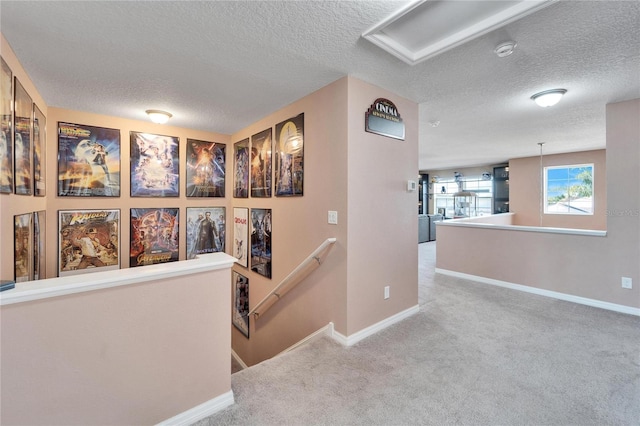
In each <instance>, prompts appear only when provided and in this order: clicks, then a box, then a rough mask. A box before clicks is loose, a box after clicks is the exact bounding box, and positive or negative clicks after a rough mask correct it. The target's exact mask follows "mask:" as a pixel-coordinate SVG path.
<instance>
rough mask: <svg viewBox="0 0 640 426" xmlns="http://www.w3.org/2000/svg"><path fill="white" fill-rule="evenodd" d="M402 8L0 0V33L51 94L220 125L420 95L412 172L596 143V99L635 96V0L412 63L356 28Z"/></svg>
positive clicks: (639, 51) (599, 105)
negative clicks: (348, 88) (323, 98)
mask: <svg viewBox="0 0 640 426" xmlns="http://www.w3.org/2000/svg"><path fill="white" fill-rule="evenodd" d="M406 4H407V2H406V1H264V2H260V1H251V2H246V1H229V2H227V1H208V2H195V1H153V2H151V1H149V2H147V1H125V2H113V1H109V2H102V1H83V2H61V1H56V2H26V1H18V2H15V1H5V0H2V2H0V29H1V31H2V33H3V34H4V36H5V38H6V39H7V41H8V42H9V44H10V45H11V47H12V48H13V50H14V51H15V53H16V55H17V56H18V58H19V59H20V61H21V62H22V64H23V66H24V67H25V69H26V71H27V72H28V73H29V75H30V76H31V78H32V80H33V82H34V84H35V85H36V87H38V89H39V91H40V93H41V94H42V96H43V98H44V100H45V102H46V103H47V105H49V106H54V107H60V108H68V109H74V110H82V111H89V112H95V113H100V114H107V115H113V116H119V117H126V118H133V119H140V120H143V119H146V117H145V116H144V110H146V109H149V108H153V109H164V110H168V111H170V112H172V113H173V114H174V117H173V118H172V121H171V124H172V125H175V126H180V127H186V128H193V129H202V130H208V131H213V132H219V133H226V134H231V133H234V132H236V131H238V130H240V129H242V128H243V127H245V126H247V125H249V124H251V123H252V122H255V121H257V120H259V119H260V118H262V117H264V116H266V115H268V114H270V113H271V112H273V111H275V110H277V109H279V108H281V107H283V106H286V105H288V104H290V103H291V102H294V101H295V100H297V99H299V98H301V97H303V96H305V95H307V94H309V93H311V92H313V91H315V90H317V89H319V88H321V87H323V86H325V85H327V84H328V83H331V82H333V81H335V80H337V79H339V78H341V77H342V76H345V75H352V76H354V77H357V78H359V79H362V80H364V81H367V82H370V83H372V84H375V85H378V86H380V87H382V88H385V89H388V90H390V91H392V92H395V93H397V94H399V95H401V96H404V97H406V98H408V99H411V100H413V101H415V102H417V103H419V104H420V120H421V124H420V159H419V166H420V169H421V170H427V169H442V168H450V167H464V166H476V165H487V164H492V163H499V162H502V161H505V160H507V159H509V158H517V157H525V156H532V155H537V154H538V152H539V147H538V145H537V144H538V142H545V152H547V153H558V152H571V151H580V150H590V149H599V148H604V147H605V127H604V124H605V122H604V120H605V105H606V104H607V103H609V102H616V101H621V100H627V99H633V98H638V97H640V2H638V1H560V2H557V3H556V4H553V5H551V6H549V7H546V8H544V9H542V10H540V11H538V12H535V13H533V14H532V15H529V16H527V17H525V18H523V19H521V20H518V21H516V22H513V23H511V24H509V25H507V26H505V27H503V28H500V29H498V30H495V31H493V32H491V33H488V34H486V35H484V36H482V37H480V38H477V39H475V40H472V41H470V42H467V43H465V44H464V45H461V46H458V47H456V48H454V49H451V50H449V51H447V52H445V53H443V54H441V55H438V56H436V57H434V58H431V59H429V60H427V61H425V62H423V63H420V64H418V65H415V66H410V65H407V64H405V63H404V62H402V61H401V60H399V59H397V58H395V57H393V56H392V55H390V54H388V53H386V52H384V51H382V50H381V49H380V48H378V47H377V46H375V45H373V44H371V43H370V42H368V41H366V40H364V39H362V38H361V37H360V35H361V34H362V32H363V31H365V30H367V29H368V28H370V27H372V26H373V25H375V24H376V23H378V22H379V21H381V20H383V19H384V18H386V17H387V16H389V15H390V14H392V13H393V12H395V11H396V10H398V9H400V8H402V7H403V6H404V5H406ZM451 19H455V17H452V18H451ZM506 40H515V41H516V42H517V43H518V46H517V48H516V50H515V52H514V53H513V54H511V55H510V56H508V57H506V58H498V57H497V56H496V55H495V54H494V53H493V50H494V48H495V47H496V46H497V45H498V44H499V43H501V42H503V41H506ZM558 87H562V88H565V89H567V90H568V93H567V95H566V96H565V97H564V99H563V100H562V101H561V102H560V104H558V105H557V106H555V107H553V108H547V109H542V108H540V107H538V106H536V105H535V104H534V103H533V102H532V101H531V100H530V99H529V98H530V96H531V95H532V94H534V93H536V92H539V91H542V90H546V89H550V88H558ZM372 101H373V99H372ZM364 108H365V106H363V117H364ZM435 121H439V122H440V125H439V126H438V127H432V126H430V125H429V123H431V122H435Z"/></svg>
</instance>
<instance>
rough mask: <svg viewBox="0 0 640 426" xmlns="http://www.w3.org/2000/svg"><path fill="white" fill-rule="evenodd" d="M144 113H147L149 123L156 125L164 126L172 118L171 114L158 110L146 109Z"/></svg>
mask: <svg viewBox="0 0 640 426" xmlns="http://www.w3.org/2000/svg"><path fill="white" fill-rule="evenodd" d="M145 112H146V113H147V115H148V116H149V118H150V119H151V121H153V122H154V123H158V124H164V123H166V122H167V121H169V119H170V118H171V117H173V115H171V113H168V112H166V111H160V110H159V109H148V110H146V111H145Z"/></svg>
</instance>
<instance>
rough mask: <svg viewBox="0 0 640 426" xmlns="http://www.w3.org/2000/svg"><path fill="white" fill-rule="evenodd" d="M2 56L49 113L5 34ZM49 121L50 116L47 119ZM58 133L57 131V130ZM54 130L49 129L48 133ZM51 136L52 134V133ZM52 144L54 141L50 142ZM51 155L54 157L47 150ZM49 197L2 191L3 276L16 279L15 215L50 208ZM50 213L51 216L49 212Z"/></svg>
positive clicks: (0, 275)
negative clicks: (14, 258)
mask: <svg viewBox="0 0 640 426" xmlns="http://www.w3.org/2000/svg"><path fill="white" fill-rule="evenodd" d="M0 52H1V53H2V58H3V59H4V60H5V62H6V63H7V65H9V68H11V71H13V75H14V76H16V77H18V80H20V83H21V84H22V85H23V86H24V88H25V90H26V91H27V93H28V94H29V96H31V99H33V102H34V103H35V104H36V105H37V106H38V108H39V109H40V111H42V113H43V114H45V116H46V115H47V105H46V104H45V103H44V101H43V99H42V97H41V96H40V93H38V91H37V90H36V88H35V86H34V85H33V83H32V82H31V79H30V78H29V76H28V75H27V73H26V72H25V71H24V69H23V68H22V65H21V64H20V62H19V61H18V58H17V57H16V56H15V54H14V53H13V50H11V47H10V46H9V44H8V43H7V41H6V40H5V38H4V36H2V44H1V50H0ZM47 120H48V119H47ZM54 134H55V133H54ZM49 135H50V133H49V132H48V136H49ZM49 137H51V136H49ZM48 143H49V144H50V143H51V142H50V141H48ZM47 154H48V156H54V155H53V154H52V153H51V152H47ZM46 209H47V198H44V197H34V196H32V195H31V196H27V195H15V194H0V242H1V243H2V256H1V258H0V279H3V280H13V277H14V272H13V266H14V265H13V216H14V215H18V214H23V213H31V212H34V211H40V210H46ZM48 216H49V215H48Z"/></svg>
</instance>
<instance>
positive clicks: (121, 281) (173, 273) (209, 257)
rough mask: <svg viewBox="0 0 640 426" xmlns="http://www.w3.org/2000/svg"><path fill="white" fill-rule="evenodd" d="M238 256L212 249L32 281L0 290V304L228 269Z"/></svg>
mask: <svg viewBox="0 0 640 426" xmlns="http://www.w3.org/2000/svg"><path fill="white" fill-rule="evenodd" d="M236 260H237V259H236V258H235V257H232V256H229V255H228V254H226V253H210V254H204V255H200V256H198V257H197V258H196V259H191V260H183V261H179V262H169V263H161V264H157V265H149V266H145V267H144V268H124V269H118V270H113V271H104V272H93V273H91V274H83V275H72V276H68V277H58V278H49V279H46V280H39V281H28V282H24V283H20V284H18V285H16V287H15V288H14V289H12V290H7V291H3V292H2V293H1V294H0V305H10V304H13V303H22V302H30V301H32V300H39V299H47V298H49V297H57V296H66V295H70V294H76V293H84V292H87V291H93V290H100V289H103V288H111V287H118V286H122V285H129V284H139V283H143V282H148V281H157V280H162V279H166V278H173V277H177V276H186V275H191V274H197V273H201V272H208V271H215V270H218V269H227V268H231V266H233V263H234V262H235V261H236Z"/></svg>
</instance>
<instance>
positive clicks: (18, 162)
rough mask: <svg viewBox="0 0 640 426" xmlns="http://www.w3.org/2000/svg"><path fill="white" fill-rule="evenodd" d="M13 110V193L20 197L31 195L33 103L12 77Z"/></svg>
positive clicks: (15, 78)
mask: <svg viewBox="0 0 640 426" xmlns="http://www.w3.org/2000/svg"><path fill="white" fill-rule="evenodd" d="M14 93H15V98H14V102H15V109H14V114H13V117H14V119H13V125H14V126H15V133H14V140H13V167H14V169H13V176H14V179H15V193H16V194H20V195H31V194H33V180H32V169H31V166H32V162H31V160H32V153H33V150H32V149H33V148H32V145H33V139H32V138H33V134H32V132H31V129H32V127H31V126H32V124H33V101H32V100H31V96H29V94H28V93H27V91H26V90H25V89H24V87H23V86H22V84H20V81H19V80H18V78H17V77H14Z"/></svg>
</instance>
